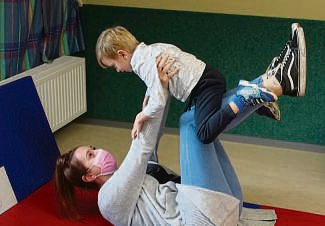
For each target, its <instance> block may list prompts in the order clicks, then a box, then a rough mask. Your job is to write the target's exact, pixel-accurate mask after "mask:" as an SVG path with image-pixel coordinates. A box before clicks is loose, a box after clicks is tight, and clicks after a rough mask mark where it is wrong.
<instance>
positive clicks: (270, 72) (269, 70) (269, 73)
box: [266, 45, 292, 82]
mask: <svg viewBox="0 0 325 226" xmlns="http://www.w3.org/2000/svg"><path fill="white" fill-rule="evenodd" d="M283 50H284V49H283ZM291 52H292V49H291V47H290V45H289V46H288V48H287V51H286V52H285V55H284V57H283V61H282V62H281V63H280V64H278V65H277V66H276V67H274V68H272V65H274V63H275V61H277V60H278V59H279V58H278V57H275V58H274V59H273V61H272V63H271V64H270V66H269V67H268V68H267V70H266V76H267V77H268V78H269V77H272V76H275V75H276V74H277V72H278V70H279V69H281V73H280V75H281V76H280V82H281V81H282V76H283V69H284V67H285V66H286V63H287V62H288V59H289V57H290V54H291ZM281 54H282V52H281ZM281 54H280V56H281Z"/></svg>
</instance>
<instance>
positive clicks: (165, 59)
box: [156, 54, 179, 89]
mask: <svg viewBox="0 0 325 226" xmlns="http://www.w3.org/2000/svg"><path fill="white" fill-rule="evenodd" d="M156 64H157V71H158V74H159V79H160V82H161V85H162V87H163V88H165V89H168V82H169V80H170V79H171V78H172V77H173V76H174V75H176V74H177V73H178V71H179V68H178V67H177V66H176V65H175V59H174V58H172V57H170V56H168V55H167V54H161V55H159V56H158V57H157V58H156Z"/></svg>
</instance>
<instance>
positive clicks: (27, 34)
mask: <svg viewBox="0 0 325 226" xmlns="http://www.w3.org/2000/svg"><path fill="white" fill-rule="evenodd" d="M84 49H85V45H84V40H83V36H82V29H81V23H80V17H79V6H78V1H77V0H54V1H53V0H11V1H9V0H0V80H2V79H5V78H8V77H11V76H13V75H16V74H18V73H21V72H23V71H25V70H28V69H30V68H33V67H35V66H38V65H40V64H42V63H44V62H49V61H51V60H53V59H55V58H57V57H59V56H61V55H70V54H73V53H76V52H79V51H82V50H84Z"/></svg>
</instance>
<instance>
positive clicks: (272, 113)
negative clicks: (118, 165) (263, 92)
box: [256, 101, 281, 121]
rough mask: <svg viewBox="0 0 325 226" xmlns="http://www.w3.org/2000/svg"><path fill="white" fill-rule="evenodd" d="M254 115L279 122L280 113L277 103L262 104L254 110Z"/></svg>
mask: <svg viewBox="0 0 325 226" xmlns="http://www.w3.org/2000/svg"><path fill="white" fill-rule="evenodd" d="M256 113H257V114H259V115H262V116H265V117H268V118H271V119H273V120H276V121H280V120H281V111H280V107H279V105H278V102H277V101H275V102H271V103H270V102H267V103H264V104H263V105H262V106H261V107H260V108H258V109H257V110H256Z"/></svg>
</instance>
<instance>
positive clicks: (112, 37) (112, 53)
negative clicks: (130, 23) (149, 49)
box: [96, 26, 139, 68]
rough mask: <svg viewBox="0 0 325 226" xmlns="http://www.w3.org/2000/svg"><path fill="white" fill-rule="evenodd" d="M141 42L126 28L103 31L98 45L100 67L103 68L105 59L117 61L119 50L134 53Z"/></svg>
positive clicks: (118, 27)
mask: <svg viewBox="0 0 325 226" xmlns="http://www.w3.org/2000/svg"><path fill="white" fill-rule="evenodd" d="M138 44H139V41H138V40H137V39H136V38H135V37H134V36H133V35H132V34H131V32H129V31H128V30H127V29H126V28H124V27H121V26H116V27H112V28H108V29H106V30H105V31H103V32H102V33H101V34H100V36H99V38H98V40H97V44H96V57H97V61H98V63H99V65H100V66H101V67H103V68H105V67H106V66H105V65H103V63H102V59H103V57H108V58H111V59H115V58H116V56H117V51H118V50H125V51H128V52H130V53H133V51H134V50H135V48H136V47H137V45H138Z"/></svg>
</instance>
